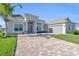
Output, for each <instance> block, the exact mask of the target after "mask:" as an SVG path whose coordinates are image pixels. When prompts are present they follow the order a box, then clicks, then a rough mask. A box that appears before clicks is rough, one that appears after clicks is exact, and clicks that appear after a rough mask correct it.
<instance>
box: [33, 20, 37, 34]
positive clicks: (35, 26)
mask: <svg viewBox="0 0 79 59" xmlns="http://www.w3.org/2000/svg"><path fill="white" fill-rule="evenodd" d="M33 31H34V33H37V22H34V28H33Z"/></svg>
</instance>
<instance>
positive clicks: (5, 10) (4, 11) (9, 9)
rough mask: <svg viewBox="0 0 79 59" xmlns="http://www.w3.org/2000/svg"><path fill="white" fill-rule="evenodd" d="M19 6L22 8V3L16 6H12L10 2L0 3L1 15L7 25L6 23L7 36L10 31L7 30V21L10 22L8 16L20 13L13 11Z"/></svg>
mask: <svg viewBox="0 0 79 59" xmlns="http://www.w3.org/2000/svg"><path fill="white" fill-rule="evenodd" d="M17 6H19V7H20V8H22V6H21V5H20V4H16V5H14V6H12V5H11V4H10V3H0V16H1V18H2V19H3V20H4V21H5V25H6V31H5V35H4V36H5V37H6V36H7V34H8V32H7V23H8V22H9V19H8V17H10V16H11V17H17V16H19V14H18V15H15V14H14V13H13V11H14V10H15V8H16V7H17Z"/></svg>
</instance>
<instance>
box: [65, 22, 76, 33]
mask: <svg viewBox="0 0 79 59" xmlns="http://www.w3.org/2000/svg"><path fill="white" fill-rule="evenodd" d="M75 29H76V24H73V23H67V24H66V33H67V32H68V31H70V30H75Z"/></svg>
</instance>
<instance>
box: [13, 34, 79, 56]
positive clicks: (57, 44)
mask: <svg viewBox="0 0 79 59" xmlns="http://www.w3.org/2000/svg"><path fill="white" fill-rule="evenodd" d="M15 55H16V56H17V55H18V56H41V55H42V56H57V55H58V56H60V55H62V56H73V55H74V56H75V55H79V45H77V44H74V43H70V42H66V41H63V40H59V39H56V38H47V37H42V36H38V37H27V36H26V35H20V36H18V40H17V48H16V53H15Z"/></svg>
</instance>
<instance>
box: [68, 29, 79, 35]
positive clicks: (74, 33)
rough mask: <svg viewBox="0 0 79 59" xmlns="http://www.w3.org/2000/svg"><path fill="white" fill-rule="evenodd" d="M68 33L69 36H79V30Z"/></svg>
mask: <svg viewBox="0 0 79 59" xmlns="http://www.w3.org/2000/svg"><path fill="white" fill-rule="evenodd" d="M68 33H69V34H73V35H78V34H79V30H70V31H69V32H68Z"/></svg>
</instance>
